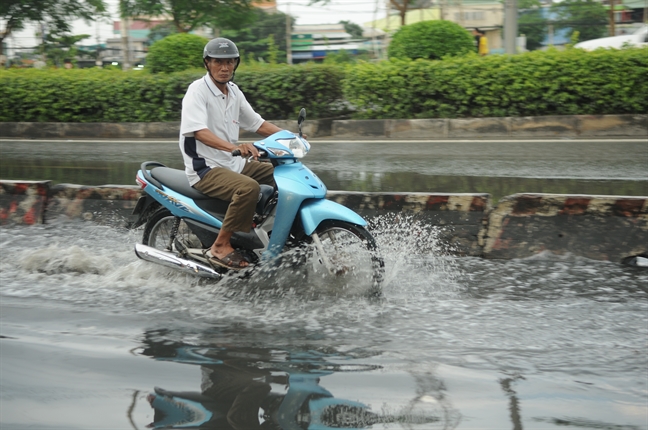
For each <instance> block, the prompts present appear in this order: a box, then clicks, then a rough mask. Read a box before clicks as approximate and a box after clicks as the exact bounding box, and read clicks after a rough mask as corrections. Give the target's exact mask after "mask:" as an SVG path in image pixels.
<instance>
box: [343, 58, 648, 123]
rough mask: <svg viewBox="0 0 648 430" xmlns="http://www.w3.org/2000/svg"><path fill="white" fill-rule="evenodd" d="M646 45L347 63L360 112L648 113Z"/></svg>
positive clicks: (349, 90)
mask: <svg viewBox="0 0 648 430" xmlns="http://www.w3.org/2000/svg"><path fill="white" fill-rule="evenodd" d="M646 70H648V49H647V48H643V49H641V48H631V49H624V50H597V51H594V52H586V51H583V50H580V49H569V50H565V51H557V50H555V49H554V50H549V51H546V52H545V51H533V52H528V53H524V54H517V55H490V56H487V57H477V56H467V57H462V58H452V59H446V60H444V61H426V60H416V61H405V60H396V61H389V62H382V63H377V64H368V63H365V64H360V65H357V66H354V67H350V68H348V69H347V77H346V79H345V81H344V95H345V98H346V100H347V101H348V102H349V103H351V104H352V105H354V106H355V107H356V108H357V111H356V113H355V114H354V116H355V117H356V118H466V117H505V116H543V115H587V114H592V115H595V114H627V113H644V112H647V111H648V80H646V79H645V76H646V75H645V73H646Z"/></svg>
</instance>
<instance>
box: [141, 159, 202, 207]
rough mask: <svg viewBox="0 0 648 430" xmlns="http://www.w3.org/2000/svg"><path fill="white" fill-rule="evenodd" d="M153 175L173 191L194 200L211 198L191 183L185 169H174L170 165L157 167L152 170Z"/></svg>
mask: <svg viewBox="0 0 648 430" xmlns="http://www.w3.org/2000/svg"><path fill="white" fill-rule="evenodd" d="M151 176H153V178H155V179H157V180H158V181H160V182H161V183H163V184H164V185H166V186H167V187H169V188H171V189H172V190H173V191H177V192H179V193H180V194H182V195H184V196H187V197H189V198H190V199H193V200H209V199H211V197H209V196H208V195H206V194H203V193H201V192H200V191H198V190H197V189H195V188H194V187H192V186H191V185H189V180H188V179H187V175H186V174H185V172H184V170H178V169H172V168H170V167H156V168H154V169H152V170H151Z"/></svg>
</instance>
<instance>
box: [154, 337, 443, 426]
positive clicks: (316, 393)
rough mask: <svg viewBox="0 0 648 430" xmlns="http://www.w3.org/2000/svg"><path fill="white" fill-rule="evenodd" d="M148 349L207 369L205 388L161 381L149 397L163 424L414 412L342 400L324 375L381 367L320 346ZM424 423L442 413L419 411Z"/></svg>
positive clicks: (380, 418) (332, 421)
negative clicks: (348, 360)
mask: <svg viewBox="0 0 648 430" xmlns="http://www.w3.org/2000/svg"><path fill="white" fill-rule="evenodd" d="M146 344H147V346H146V348H145V349H144V350H143V351H142V354H143V355H147V356H151V357H153V358H155V359H157V360H170V361H174V362H179V363H187V364H196V365H199V366H200V367H201V371H202V383H201V387H200V388H201V389H200V392H176V391H170V390H167V389H163V388H159V387H156V388H155V389H154V392H153V393H150V394H149V395H148V396H147V400H148V402H149V403H150V405H151V407H152V408H153V409H154V419H153V422H152V423H150V424H149V425H148V428H156V429H161V428H164V429H181V428H182V429H187V428H191V429H205V430H206V429H219V430H227V429H231V430H254V429H259V430H269V429H272V430H327V429H351V428H353V429H363V428H368V427H370V426H372V425H374V424H377V423H388V422H407V421H408V420H410V419H411V418H412V417H411V416H410V417H404V416H397V415H385V414H378V413H375V412H372V411H371V410H370V408H369V407H368V406H367V405H365V404H363V403H360V402H357V401H352V400H346V399H340V398H336V397H334V396H333V394H332V393H331V392H329V391H328V390H326V389H325V388H324V387H322V386H321V385H320V381H321V378H322V377H323V376H325V375H330V374H332V373H339V372H349V371H367V370H375V369H379V368H380V366H372V365H358V364H339V363H334V362H333V361H332V359H333V358H336V359H340V358H341V357H340V355H339V354H337V353H335V354H327V353H322V352H318V351H313V350H306V351H281V350H271V349H268V348H239V347H237V348H231V347H227V346H209V347H205V346H193V345H188V344H184V343H181V342H170V341H169V340H168V339H167V340H159V341H152V339H147V341H146ZM415 421H416V422H417V423H418V424H421V423H423V422H428V423H431V422H435V421H438V418H437V417H435V416H425V417H421V416H419V417H417V419H416V420H415Z"/></svg>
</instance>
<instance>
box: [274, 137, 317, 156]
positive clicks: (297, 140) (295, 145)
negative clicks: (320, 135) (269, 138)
mask: <svg viewBox="0 0 648 430" xmlns="http://www.w3.org/2000/svg"><path fill="white" fill-rule="evenodd" d="M279 142H281V144H283V145H285V146H286V147H287V148H288V149H290V151H291V152H292V153H293V155H294V156H295V158H303V157H304V156H306V154H308V151H310V144H309V143H308V141H307V140H306V139H304V138H301V137H298V136H295V137H294V138H293V139H289V140H288V139H287V140H283V141H281V140H280V141H279Z"/></svg>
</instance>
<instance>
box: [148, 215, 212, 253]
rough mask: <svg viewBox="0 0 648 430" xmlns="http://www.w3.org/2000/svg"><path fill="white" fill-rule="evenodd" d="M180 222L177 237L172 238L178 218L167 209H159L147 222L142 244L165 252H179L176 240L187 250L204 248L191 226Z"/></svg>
mask: <svg viewBox="0 0 648 430" xmlns="http://www.w3.org/2000/svg"><path fill="white" fill-rule="evenodd" d="M179 221H180V223H179V225H178V231H177V232H176V235H175V237H172V234H171V233H172V230H173V223H174V222H176V217H175V216H174V215H172V214H171V212H169V211H168V210H167V209H165V208H160V209H158V210H157V211H156V212H155V213H154V214H153V215H152V216H151V218H149V220H148V221H147V222H146V227H144V234H143V235H142V244H144V245H148V246H150V247H152V248H156V249H160V250H163V251H177V250H176V249H175V245H174V240H176V239H177V240H178V241H180V243H181V244H182V245H184V246H185V247H186V248H202V244H201V243H200V240H199V239H198V238H197V237H196V236H195V235H194V234H193V233H192V232H191V230H190V229H189V226H188V225H187V224H186V223H185V222H184V221H182V220H179Z"/></svg>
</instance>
